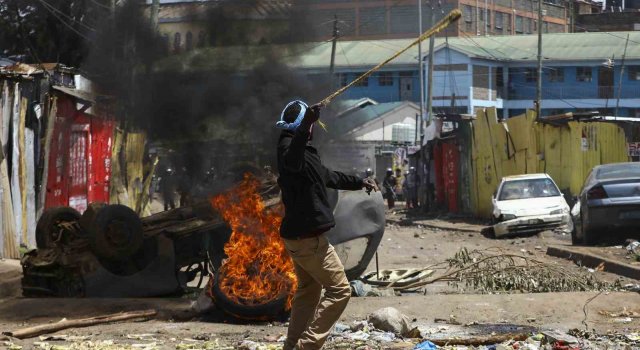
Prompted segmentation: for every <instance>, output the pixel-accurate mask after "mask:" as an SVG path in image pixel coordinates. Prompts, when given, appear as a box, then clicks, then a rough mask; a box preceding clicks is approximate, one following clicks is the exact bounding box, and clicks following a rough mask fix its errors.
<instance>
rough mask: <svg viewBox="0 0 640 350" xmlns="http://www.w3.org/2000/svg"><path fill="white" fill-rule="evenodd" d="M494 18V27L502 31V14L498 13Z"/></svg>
mask: <svg viewBox="0 0 640 350" xmlns="http://www.w3.org/2000/svg"><path fill="white" fill-rule="evenodd" d="M493 17H494V18H493V21H494V27H496V29H502V12H496V13H495V14H494V16H493Z"/></svg>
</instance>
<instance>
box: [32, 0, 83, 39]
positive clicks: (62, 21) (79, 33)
mask: <svg viewBox="0 0 640 350" xmlns="http://www.w3.org/2000/svg"><path fill="white" fill-rule="evenodd" d="M39 1H40V2H42V3H44V0H39ZM45 8H46V9H47V10H48V11H49V12H50V13H51V14H52V15H53V16H54V17H55V18H57V19H58V20H59V21H60V22H61V23H62V24H64V25H65V26H66V27H67V28H69V29H70V30H71V31H72V32H74V33H76V34H77V35H78V36H80V37H82V38H83V39H85V40H87V41H88V42H90V43H91V39H89V38H88V37H87V36H85V35H84V34H83V33H81V32H80V31H78V30H77V29H76V28H74V27H73V26H72V25H70V24H69V23H67V22H66V21H65V20H63V19H62V18H60V17H59V16H58V14H57V13H55V12H54V11H52V10H51V9H49V8H48V7H47V6H46V5H45Z"/></svg>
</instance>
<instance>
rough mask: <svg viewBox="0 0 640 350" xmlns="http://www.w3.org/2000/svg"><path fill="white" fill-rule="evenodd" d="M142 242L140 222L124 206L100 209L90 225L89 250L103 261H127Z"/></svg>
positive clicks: (135, 215) (117, 205)
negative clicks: (103, 259)
mask: <svg viewBox="0 0 640 350" xmlns="http://www.w3.org/2000/svg"><path fill="white" fill-rule="evenodd" d="M143 240H144V236H143V232H142V221H140V218H139V217H138V215H137V214H136V213H135V212H134V211H133V210H131V209H130V208H129V207H126V206H124V205H119V204H116V205H107V206H104V207H102V208H101V209H100V210H99V211H98V212H97V213H96V215H95V218H94V219H93V220H92V222H91V224H90V229H89V244H90V245H91V249H92V250H93V252H94V253H95V254H96V255H98V256H100V257H102V258H105V259H109V260H115V261H122V260H127V259H128V258H129V257H130V256H132V255H133V254H135V253H136V252H137V251H138V249H140V247H141V246H142V242H143Z"/></svg>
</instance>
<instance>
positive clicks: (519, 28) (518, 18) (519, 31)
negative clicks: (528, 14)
mask: <svg viewBox="0 0 640 350" xmlns="http://www.w3.org/2000/svg"><path fill="white" fill-rule="evenodd" d="M522 21H523V18H522V16H516V33H517V34H522V31H523V27H522V26H523V23H522Z"/></svg>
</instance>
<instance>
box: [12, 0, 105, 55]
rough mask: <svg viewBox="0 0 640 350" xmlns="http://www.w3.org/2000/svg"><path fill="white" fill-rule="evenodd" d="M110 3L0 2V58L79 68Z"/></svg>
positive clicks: (94, 0) (60, 0)
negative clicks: (60, 64) (5, 57)
mask: <svg viewBox="0 0 640 350" xmlns="http://www.w3.org/2000/svg"><path fill="white" fill-rule="evenodd" d="M108 3H109V0H2V1H0V55H2V56H7V57H12V58H15V59H18V60H20V61H23V62H26V63H39V62H61V63H65V64H67V65H72V66H74V65H78V64H80V63H81V62H82V60H83V58H84V57H85V55H86V54H87V52H88V50H89V46H90V45H91V44H90V41H91V40H92V39H93V38H95V36H96V28H97V26H98V25H99V22H100V20H101V19H102V18H105V17H108V16H109V6H108Z"/></svg>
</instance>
